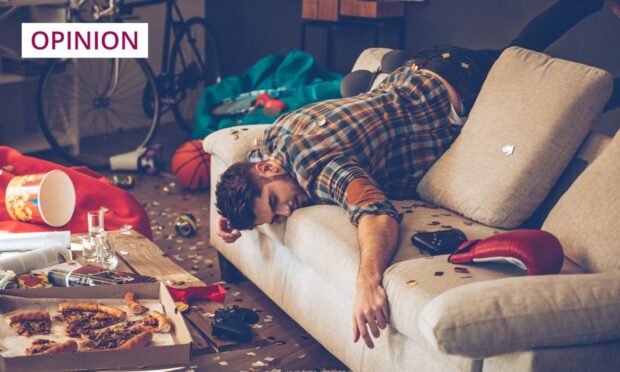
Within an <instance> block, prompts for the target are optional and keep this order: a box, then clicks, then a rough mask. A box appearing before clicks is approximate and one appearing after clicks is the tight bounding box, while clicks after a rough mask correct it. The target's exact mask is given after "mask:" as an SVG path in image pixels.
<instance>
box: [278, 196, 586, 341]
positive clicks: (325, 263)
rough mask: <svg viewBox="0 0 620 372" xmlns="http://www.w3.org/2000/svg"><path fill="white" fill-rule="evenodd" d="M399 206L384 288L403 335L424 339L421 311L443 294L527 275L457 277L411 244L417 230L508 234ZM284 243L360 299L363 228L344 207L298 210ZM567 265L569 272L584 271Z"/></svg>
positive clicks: (496, 268)
mask: <svg viewBox="0 0 620 372" xmlns="http://www.w3.org/2000/svg"><path fill="white" fill-rule="evenodd" d="M394 205H395V206H396V208H397V209H398V210H399V211H400V212H402V213H403V216H404V217H403V221H402V223H401V225H400V232H399V235H400V239H399V240H400V245H399V247H398V250H397V252H396V254H395V256H394V259H393V261H392V263H391V266H390V267H389V268H388V269H387V271H386V273H385V275H384V286H385V288H386V290H387V293H388V299H389V301H390V308H391V309H392V312H391V313H392V321H391V322H392V326H394V327H395V328H396V329H397V330H398V331H400V332H401V333H404V334H406V335H408V336H410V337H414V336H416V335H419V333H418V323H417V318H418V315H419V313H420V311H421V309H422V308H423V307H424V304H426V303H427V302H428V301H430V300H431V299H433V298H434V297H436V296H437V295H439V294H440V293H442V292H443V291H446V290H448V289H450V288H454V287H456V286H459V285H463V284H467V283H472V282H476V281H484V280H491V279H497V278H503V277H509V276H518V275H525V273H524V272H523V271H521V270H519V269H518V268H516V267H514V266H511V265H505V264H484V265H477V266H470V267H469V271H470V274H458V273H456V272H455V271H454V265H452V264H449V263H448V262H447V255H444V256H435V257H430V256H427V255H425V254H422V253H421V252H420V251H419V250H418V249H416V248H415V247H414V246H413V245H412V244H411V242H410V237H411V235H412V234H414V233H415V232H416V231H436V230H441V229H445V228H450V227H455V228H458V229H461V230H462V231H463V232H464V233H465V234H466V235H467V237H468V238H471V239H481V238H485V237H488V236H490V235H493V234H494V233H499V232H501V231H502V230H498V229H494V228H491V227H487V226H484V225H481V224H479V223H476V222H472V221H470V220H468V219H466V218H463V217H461V216H459V215H456V214H454V213H452V212H449V211H447V210H445V209H441V208H435V207H433V206H431V205H429V204H426V203H424V202H420V201H415V200H406V201H396V202H394ZM284 244H285V245H286V246H287V247H289V249H290V250H291V253H292V254H293V255H294V256H296V257H297V258H298V259H300V260H301V261H303V262H304V263H306V264H308V265H309V266H311V267H313V268H314V269H315V270H317V271H318V272H320V273H322V275H323V276H324V277H326V278H329V280H330V282H331V283H333V285H334V286H336V287H338V288H339V289H340V292H341V293H343V294H347V295H350V296H354V295H355V281H356V277H357V270H358V267H359V248H358V243H357V230H356V229H355V227H354V226H353V225H351V223H350V222H349V220H348V218H347V216H346V213H345V211H344V210H343V209H342V208H340V207H337V206H330V205H317V206H312V207H307V208H302V209H299V210H297V211H295V213H293V215H292V216H291V217H290V218H289V219H288V221H287V223H286V229H285V236H284ZM566 261H567V263H566V264H567V267H566V269H564V271H566V272H575V271H576V272H580V271H581V270H579V269H578V268H576V267H575V266H574V265H571V263H570V261H568V260H566ZM436 272H443V275H441V276H436V275H435V273H436ZM438 275H439V274H438ZM410 280H415V281H416V283H417V285H416V286H415V287H410V286H409V285H408V284H407V282H409V281H410ZM352 310H353V309H351V311H352Z"/></svg>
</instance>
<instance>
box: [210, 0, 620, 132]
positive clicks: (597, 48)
mask: <svg viewBox="0 0 620 372" xmlns="http://www.w3.org/2000/svg"><path fill="white" fill-rule="evenodd" d="M554 2H555V1H554V0H521V1H514V0H427V1H426V2H423V3H416V2H412V3H406V4H405V10H406V15H405V22H406V23H405V27H406V31H405V33H406V49H407V50H412V51H413V50H416V49H418V48H421V47H424V46H427V45H431V44H453V45H457V46H462V47H468V48H500V47H502V46H504V45H505V44H506V43H508V42H509V41H510V40H511V39H512V38H513V37H514V36H515V35H516V34H517V33H518V32H519V31H520V29H521V28H522V27H523V26H524V25H525V24H526V23H527V22H528V21H529V20H530V19H531V18H532V17H533V16H535V15H536V14H538V13H539V12H541V11H542V10H544V9H545V8H547V7H548V6H550V5H551V4H553V3H554ZM205 10H206V16H207V18H208V19H209V21H210V22H211V24H212V25H213V28H214V29H215V32H216V34H217V36H218V39H219V41H220V49H221V54H222V62H223V73H224V75H225V76H227V75H230V74H238V73H240V72H242V71H243V70H245V69H246V68H247V67H248V66H250V65H251V64H252V63H254V62H255V61H256V60H258V59H259V58H261V57H264V56H266V55H267V54H270V53H275V52H277V51H279V50H281V49H283V48H298V47H299V41H300V24H301V0H227V1H221V0H206V6H205ZM324 38H325V33H324V30H322V29H315V28H309V29H308V32H307V39H306V40H307V50H308V51H309V52H310V53H312V54H313V55H315V57H317V60H318V61H319V62H320V63H324V62H325V54H324V52H325V46H324ZM396 45H397V35H396V34H395V33H394V32H384V33H382V34H381V37H380V46H384V47H396ZM371 46H372V33H371V31H370V30H368V29H364V28H359V27H353V28H343V29H341V30H339V31H337V32H335V34H334V57H333V60H334V64H333V69H334V70H336V71H338V72H340V73H346V72H347V71H348V70H350V68H351V66H352V65H353V63H354V61H355V59H356V58H357V56H358V54H359V53H360V52H361V51H362V50H363V49H365V48H367V47H371ZM547 52H548V53H550V54H551V55H553V56H557V57H561V58H566V59H570V60H574V61H578V62H582V63H586V64H590V65H593V66H598V67H601V68H604V69H606V70H608V71H610V72H611V73H612V74H614V75H620V19H618V17H616V16H614V15H613V14H612V13H611V12H610V11H609V10H608V9H606V8H604V9H603V10H602V11H600V12H598V13H596V14H594V15H592V16H590V17H588V18H587V19H585V20H584V21H583V22H581V23H580V24H579V25H577V26H576V27H574V28H573V29H572V30H571V31H569V32H568V33H567V34H566V35H564V37H562V38H561V39H560V40H559V41H558V42H556V43H555V44H554V45H552V46H551V47H550V48H549V49H548V50H547ZM616 111H619V112H612V113H610V114H606V115H604V117H603V118H602V120H601V122H600V123H599V124H598V125H599V127H600V128H601V130H602V131H604V132H607V133H610V134H611V133H613V132H614V131H615V129H616V128H617V124H618V123H620V110H616Z"/></svg>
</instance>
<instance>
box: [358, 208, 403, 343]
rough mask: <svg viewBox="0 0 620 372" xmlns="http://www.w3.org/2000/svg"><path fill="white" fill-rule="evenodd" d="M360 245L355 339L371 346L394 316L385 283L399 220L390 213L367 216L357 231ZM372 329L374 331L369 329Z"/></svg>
mask: <svg viewBox="0 0 620 372" xmlns="http://www.w3.org/2000/svg"><path fill="white" fill-rule="evenodd" d="M357 236H358V241H359V245H360V268H359V272H358V274H357V288H356V290H357V293H356V297H355V308H354V309H353V341H354V342H357V341H358V340H359V339H360V336H362V338H363V339H364V342H365V343H366V345H368V347H369V348H373V347H374V343H373V342H372V338H371V337H370V334H372V335H373V336H374V337H375V338H377V337H379V333H380V331H379V330H380V329H385V327H386V326H387V323H388V319H389V318H390V309H389V306H388V300H387V294H386V293H385V289H384V288H383V286H382V285H381V281H382V278H383V271H384V270H385V268H386V267H387V265H388V262H389V261H390V259H391V257H392V255H393V254H394V251H395V250H396V245H397V243H398V222H397V221H396V220H395V219H393V218H392V217H390V216H388V215H365V216H362V218H360V221H359V226H358V230H357ZM369 331H370V332H369Z"/></svg>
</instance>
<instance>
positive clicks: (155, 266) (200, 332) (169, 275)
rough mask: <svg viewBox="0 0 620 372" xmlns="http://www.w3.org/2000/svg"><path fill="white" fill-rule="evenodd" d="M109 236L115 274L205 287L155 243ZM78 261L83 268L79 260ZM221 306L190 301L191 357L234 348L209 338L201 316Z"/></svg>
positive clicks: (129, 235)
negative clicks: (114, 262) (117, 259)
mask: <svg viewBox="0 0 620 372" xmlns="http://www.w3.org/2000/svg"><path fill="white" fill-rule="evenodd" d="M83 235H84V234H73V235H72V237H71V239H72V242H73V243H78V244H79V242H80V241H81V240H80V237H81V236H83ZM108 236H109V237H110V239H109V241H110V244H111V245H112V248H114V250H115V252H116V255H117V257H118V258H119V264H118V267H117V268H116V269H117V270H120V271H125V272H133V273H136V274H141V275H147V276H152V277H154V278H157V280H159V281H161V282H162V283H164V284H166V285H174V286H175V287H177V288H183V287H196V286H205V285H207V284H206V283H205V282H203V281H202V280H200V279H198V278H197V277H195V276H193V275H192V274H190V273H189V272H187V271H186V270H185V269H183V268H182V267H180V266H179V265H177V264H176V263H174V262H173V261H172V260H171V259H169V258H168V256H167V255H166V254H165V253H164V252H162V250H161V249H159V247H158V246H157V245H156V244H155V243H153V242H152V241H151V240H149V239H148V238H146V237H145V236H143V235H142V234H140V233H139V232H137V231H134V230H128V231H122V232H121V231H110V232H108ZM77 261H79V262H80V263H82V264H83V262H82V261H81V260H80V257H79V256H78V257H77ZM221 306H222V304H220V303H214V302H211V301H206V300H192V302H191V306H190V309H189V310H188V311H187V312H185V313H183V315H184V316H185V319H186V321H187V325H188V328H189V330H190V333H191V334H192V338H193V343H192V353H195V352H196V353H198V352H200V353H201V354H202V353H208V352H217V351H223V350H226V349H230V348H233V347H234V345H236V344H235V343H232V342H226V341H222V340H217V339H212V338H209V335H211V324H210V322H209V321H208V319H206V317H205V316H204V314H208V313H213V312H214V311H215V309H217V308H219V307H221Z"/></svg>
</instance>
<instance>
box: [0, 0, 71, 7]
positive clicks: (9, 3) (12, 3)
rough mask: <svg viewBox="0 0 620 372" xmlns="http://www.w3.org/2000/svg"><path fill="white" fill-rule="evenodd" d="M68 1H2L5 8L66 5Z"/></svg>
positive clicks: (1, 5) (0, 2) (0, 4)
mask: <svg viewBox="0 0 620 372" xmlns="http://www.w3.org/2000/svg"><path fill="white" fill-rule="evenodd" d="M67 2H68V1H67V0H0V7H3V6H30V5H58V4H65V3H67Z"/></svg>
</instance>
